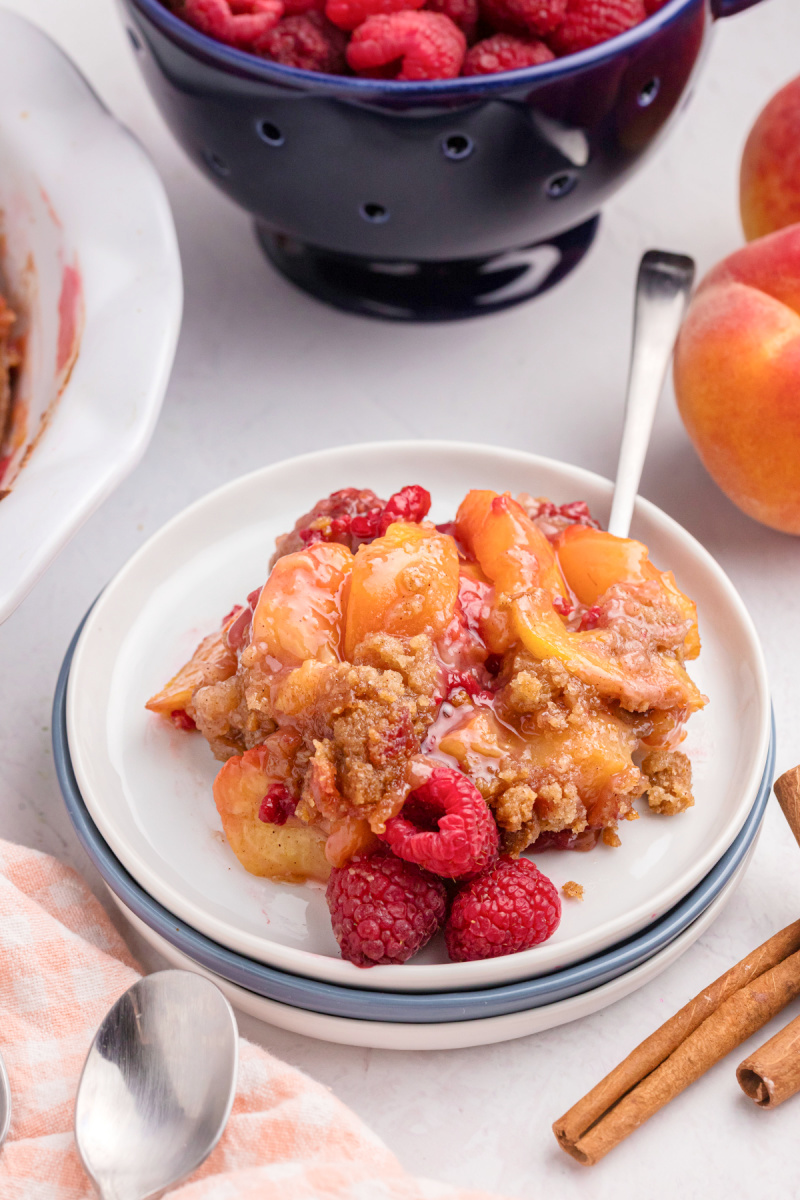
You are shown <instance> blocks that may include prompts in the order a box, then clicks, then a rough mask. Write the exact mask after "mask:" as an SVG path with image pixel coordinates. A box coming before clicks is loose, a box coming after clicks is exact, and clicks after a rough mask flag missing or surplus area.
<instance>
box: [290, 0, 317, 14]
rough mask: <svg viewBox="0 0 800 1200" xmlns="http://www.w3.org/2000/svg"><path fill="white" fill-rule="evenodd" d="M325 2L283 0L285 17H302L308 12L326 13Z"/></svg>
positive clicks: (315, 0)
mask: <svg viewBox="0 0 800 1200" xmlns="http://www.w3.org/2000/svg"><path fill="white" fill-rule="evenodd" d="M324 11H325V0H283V15H284V16H285V17H301V16H302V15H303V13H307V12H324Z"/></svg>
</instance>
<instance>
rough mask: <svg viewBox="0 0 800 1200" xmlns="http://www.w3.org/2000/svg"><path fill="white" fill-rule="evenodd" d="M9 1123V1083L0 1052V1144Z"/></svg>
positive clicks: (3, 1139) (4, 1138) (5, 1134)
mask: <svg viewBox="0 0 800 1200" xmlns="http://www.w3.org/2000/svg"><path fill="white" fill-rule="evenodd" d="M10 1124H11V1085H10V1084H9V1082H8V1072H7V1071H6V1064H5V1063H4V1062H3V1056H2V1054H0V1146H2V1144H3V1142H4V1141H5V1140H6V1137H7V1136H8V1127H9V1125H10Z"/></svg>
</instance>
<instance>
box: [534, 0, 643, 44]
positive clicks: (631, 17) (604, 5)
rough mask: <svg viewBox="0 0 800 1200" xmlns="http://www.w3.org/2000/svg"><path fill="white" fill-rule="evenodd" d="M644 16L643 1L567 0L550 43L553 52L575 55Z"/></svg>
mask: <svg viewBox="0 0 800 1200" xmlns="http://www.w3.org/2000/svg"><path fill="white" fill-rule="evenodd" d="M646 16H647V13H646V12H645V7H644V3H643V0H569V8H568V9H567V15H566V16H565V18H564V20H563V21H562V23H561V24H560V25H559V27H558V29H557V30H556V31H555V33H554V34H553V36H552V37H551V38H550V45H551V46H552V47H553V49H554V50H555V52H556V54H562V55H563V54H575V53H576V52H577V51H578V50H588V48H589V47H590V46H597V45H598V44H599V43H600V42H606V41H608V39H609V38H612V37H616V36H617V34H619V33H624V32H625V30H626V29H632V28H633V26H634V25H638V24H639V22H640V21H643V20H644V19H645V17H646Z"/></svg>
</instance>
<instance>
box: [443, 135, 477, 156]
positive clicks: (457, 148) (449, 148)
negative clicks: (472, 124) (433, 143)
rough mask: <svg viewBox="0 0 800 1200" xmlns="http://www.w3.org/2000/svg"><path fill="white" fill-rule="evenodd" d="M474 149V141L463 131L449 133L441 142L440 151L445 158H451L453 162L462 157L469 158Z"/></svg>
mask: <svg viewBox="0 0 800 1200" xmlns="http://www.w3.org/2000/svg"><path fill="white" fill-rule="evenodd" d="M474 149H475V143H474V142H473V140H472V138H471V137H467V135H466V134H465V133H451V134H450V136H449V137H446V138H445V139H444V141H443V142H442V153H443V154H444V156H445V158H452V159H453V160H454V161H455V162H458V161H459V160H460V159H462V158H469V156H470V154H472V151H473V150H474Z"/></svg>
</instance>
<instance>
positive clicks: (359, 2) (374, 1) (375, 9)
mask: <svg viewBox="0 0 800 1200" xmlns="http://www.w3.org/2000/svg"><path fill="white" fill-rule="evenodd" d="M424 3H425V0H327V2H326V4H325V15H326V17H327V18H328V20H329V21H333V23H334V25H338V26H339V28H340V29H355V28H356V27H357V26H359V25H362V24H363V23H364V21H366V19H367V17H375V16H377V15H378V14H379V13H384V14H385V13H395V12H400V11H401V10H406V9H414V8H422V6H423V4H424Z"/></svg>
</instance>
